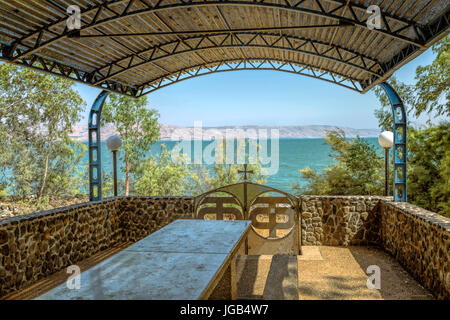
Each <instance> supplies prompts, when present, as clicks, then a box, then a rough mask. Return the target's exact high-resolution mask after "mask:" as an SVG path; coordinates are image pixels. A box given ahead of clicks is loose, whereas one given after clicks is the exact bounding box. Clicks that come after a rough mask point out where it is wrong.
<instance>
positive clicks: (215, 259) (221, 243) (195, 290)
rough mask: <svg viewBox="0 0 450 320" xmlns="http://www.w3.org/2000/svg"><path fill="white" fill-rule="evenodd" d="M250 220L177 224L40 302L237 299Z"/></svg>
mask: <svg viewBox="0 0 450 320" xmlns="http://www.w3.org/2000/svg"><path fill="white" fill-rule="evenodd" d="M250 224H251V222H250V221H216V220H210V221H204V220H177V221H175V222H173V223H172V224H170V225H168V226H166V227H164V228H162V229H160V230H158V231H156V232H155V233H153V234H151V235H150V236H148V237H146V238H144V239H143V240H141V241H139V242H137V243H135V244H134V245H132V246H130V247H128V248H127V249H125V250H123V251H121V252H119V253H118V254H116V255H114V256H112V257H110V258H108V259H107V260H105V261H103V262H101V263H99V264H98V265H96V266H94V267H92V268H91V269H89V270H87V271H85V272H83V273H82V274H81V289H80V290H71V289H69V288H68V287H67V284H66V283H64V284H62V285H60V286H59V287H56V288H55V289H53V290H50V291H49V292H47V293H45V294H44V295H42V296H40V297H38V298H37V300H195V299H208V298H209V299H235V298H236V279H235V277H236V276H235V258H236V255H237V251H238V249H239V247H240V246H241V245H242V244H243V243H244V241H245V239H246V237H247V235H248V232H249V230H250Z"/></svg>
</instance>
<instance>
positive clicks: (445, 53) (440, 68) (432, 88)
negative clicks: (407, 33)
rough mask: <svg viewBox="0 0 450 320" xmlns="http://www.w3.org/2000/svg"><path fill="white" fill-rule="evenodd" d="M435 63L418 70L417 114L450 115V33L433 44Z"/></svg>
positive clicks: (415, 106) (415, 107)
mask: <svg viewBox="0 0 450 320" xmlns="http://www.w3.org/2000/svg"><path fill="white" fill-rule="evenodd" d="M432 50H433V52H435V53H436V54H437V56H436V58H435V59H434V61H433V63H432V64H430V65H427V66H419V67H417V70H416V79H417V83H416V86H415V88H416V103H415V104H414V110H415V116H419V115H420V114H422V113H423V112H428V113H431V112H435V113H436V114H437V115H443V116H447V117H449V116H450V103H449V98H450V35H447V36H446V37H445V38H443V39H442V40H441V41H439V42H437V43H436V44H434V45H433V48H432Z"/></svg>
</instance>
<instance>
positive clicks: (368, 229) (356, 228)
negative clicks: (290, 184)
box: [300, 196, 388, 246]
mask: <svg viewBox="0 0 450 320" xmlns="http://www.w3.org/2000/svg"><path fill="white" fill-rule="evenodd" d="M382 199H388V198H384V197H363V196H349V197H344V196H302V197H300V205H301V217H302V244H303V245H331V246H348V245H368V244H377V243H379V239H380V219H379V218H380V216H379V214H378V208H379V203H380V200H382Z"/></svg>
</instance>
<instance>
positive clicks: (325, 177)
mask: <svg viewBox="0 0 450 320" xmlns="http://www.w3.org/2000/svg"><path fill="white" fill-rule="evenodd" d="M325 139H326V143H327V144H329V145H330V147H331V149H332V152H333V153H332V154H331V155H330V156H333V158H334V160H335V161H336V163H335V164H333V165H332V166H331V167H328V168H326V169H325V170H324V171H323V172H322V173H318V172H316V171H314V170H312V169H311V168H306V169H303V170H300V173H301V174H302V177H303V178H304V179H305V180H306V181H308V183H307V185H306V186H305V187H301V186H300V185H299V184H296V185H293V186H292V187H293V189H294V190H296V191H297V192H298V193H303V194H315V195H375V194H382V193H383V186H384V184H383V181H384V180H383V172H384V169H383V160H382V158H381V157H380V156H379V155H378V154H377V150H376V149H375V147H374V146H373V145H371V144H370V143H369V142H367V141H366V140H363V139H361V138H360V137H357V138H356V139H351V140H347V139H346V137H345V134H344V132H343V131H342V130H340V129H337V130H331V131H329V132H328V133H327V135H326V138H325Z"/></svg>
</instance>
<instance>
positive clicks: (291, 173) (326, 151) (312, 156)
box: [84, 138, 383, 192]
mask: <svg viewBox="0 0 450 320" xmlns="http://www.w3.org/2000/svg"><path fill="white" fill-rule="evenodd" d="M366 139H367V141H369V142H370V143H371V144H373V145H375V146H376V147H377V148H378V149H379V150H378V151H379V153H380V155H381V154H382V153H383V150H382V148H381V147H380V146H379V145H378V141H377V138H366ZM86 144H87V143H86ZM162 144H164V145H166V146H167V149H168V150H172V149H173V148H174V146H175V145H176V144H177V142H176V141H159V142H157V143H156V144H155V145H153V146H152V148H151V153H152V154H153V155H157V154H159V152H160V150H161V145H162ZM208 144H210V142H209V141H203V148H205V147H206V146H207V145H208ZM268 149H269V155H270V144H269V148H268ZM279 150H280V151H279V170H278V172H277V173H276V174H275V175H271V176H267V185H269V186H271V187H274V188H277V189H281V190H283V191H286V192H291V191H292V188H291V185H292V184H293V183H296V182H298V183H300V184H302V185H304V184H305V181H304V180H302V178H301V175H300V173H299V170H300V169H304V168H306V167H310V168H311V169H314V170H317V171H319V172H320V171H322V170H324V169H325V168H326V167H328V166H330V165H331V164H333V161H334V160H333V158H332V157H330V152H331V149H330V147H329V146H328V145H327V144H326V143H325V139H280V141H279ZM84 161H86V163H87V161H88V156H87V155H86V157H85V159H84ZM102 163H103V170H104V171H105V172H112V154H111V152H109V151H108V149H107V147H106V143H105V142H103V143H102ZM119 165H120V163H119ZM123 176H124V175H123V173H122V172H121V170H119V179H123V178H124V177H123Z"/></svg>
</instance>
